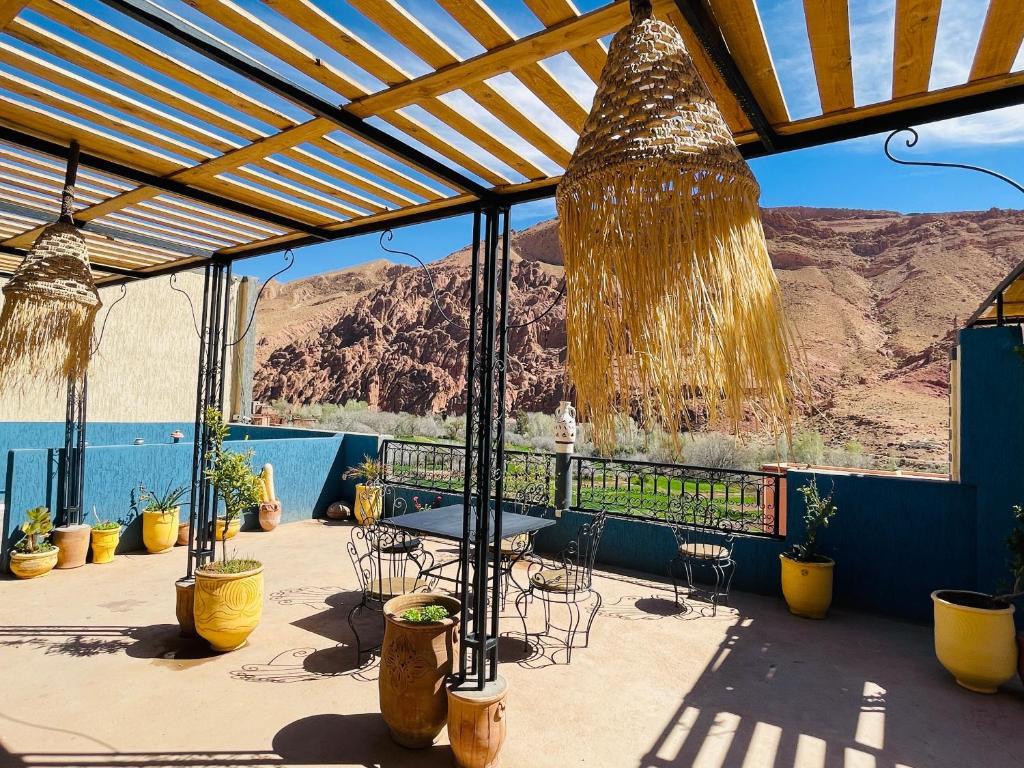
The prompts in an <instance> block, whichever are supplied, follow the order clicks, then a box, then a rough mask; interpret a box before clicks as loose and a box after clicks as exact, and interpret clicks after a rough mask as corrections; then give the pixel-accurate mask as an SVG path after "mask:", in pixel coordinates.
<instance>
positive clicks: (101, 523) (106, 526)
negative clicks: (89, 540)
mask: <svg viewBox="0 0 1024 768" xmlns="http://www.w3.org/2000/svg"><path fill="white" fill-rule="evenodd" d="M92 516H93V518H94V519H95V520H96V522H95V523H93V524H92V529H93V530H94V531H113V530H115V529H118V528H120V527H121V524H120V523H119V522H117V521H116V520H102V519H100V516H99V515H97V514H96V507H93V508H92Z"/></svg>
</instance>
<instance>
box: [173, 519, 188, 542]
mask: <svg viewBox="0 0 1024 768" xmlns="http://www.w3.org/2000/svg"><path fill="white" fill-rule="evenodd" d="M174 546H176V547H187V546H188V522H187V521H186V522H184V523H181V524H180V525H179V526H178V540H177V541H175V542H174Z"/></svg>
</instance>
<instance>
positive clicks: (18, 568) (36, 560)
mask: <svg viewBox="0 0 1024 768" xmlns="http://www.w3.org/2000/svg"><path fill="white" fill-rule="evenodd" d="M57 555H58V550H57V547H54V548H53V549H51V550H48V551H46V552H12V553H11V573H13V574H14V575H15V576H17V577H18V578H19V579H34V578H37V577H38V576H45V575H46V574H48V573H49V572H50V571H52V570H53V567H54V566H55V565H57Z"/></svg>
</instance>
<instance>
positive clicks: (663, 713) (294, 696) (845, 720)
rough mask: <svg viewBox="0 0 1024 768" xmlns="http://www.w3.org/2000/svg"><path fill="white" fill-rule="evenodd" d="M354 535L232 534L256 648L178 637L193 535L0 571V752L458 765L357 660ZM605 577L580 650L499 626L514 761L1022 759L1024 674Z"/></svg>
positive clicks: (155, 760)
mask: <svg viewBox="0 0 1024 768" xmlns="http://www.w3.org/2000/svg"><path fill="white" fill-rule="evenodd" d="M348 537H349V528H348V526H345V525H337V524H323V523H321V522H319V521H307V522H302V523H293V524H290V525H285V526H282V527H280V528H278V529H277V530H276V531H274V532H273V533H270V534H265V533H242V534H240V535H239V537H238V538H237V539H235V540H234V542H232V543H231V546H232V548H233V549H235V550H236V551H237V552H238V554H240V555H241V554H244V555H251V556H254V557H257V558H259V559H261V560H263V561H264V563H265V573H266V594H267V599H266V603H265V607H264V614H263V621H262V624H261V625H260V627H259V628H258V629H257V630H256V632H255V633H254V634H253V635H252V637H251V638H250V640H249V644H248V645H247V646H246V647H244V648H242V649H240V650H238V651H235V652H234V653H230V654H227V655H223V656H216V655H210V654H209V653H208V652H204V651H203V650H202V648H200V647H193V646H188V645H183V644H182V642H181V641H180V640H179V639H178V637H177V625H176V624H175V619H174V587H173V582H174V580H175V578H177V577H178V576H180V575H181V574H182V573H183V571H184V565H185V552H184V550H183V549H182V548H177V549H175V550H174V551H173V552H171V553H168V554H163V555H145V554H137V555H127V556H120V557H118V558H117V560H116V561H115V562H114V563H112V564H110V565H103V566H96V565H88V566H86V567H84V568H81V569H78V570H73V571H54V572H53V573H51V574H50V575H48V576H46V577H45V578H43V579H39V580H35V581H26V582H20V581H15V580H11V579H5V580H3V581H0V670H2V677H0V680H2V682H0V686H2V691H3V694H2V697H0V766H3V767H4V768H6V767H7V766H49V767H53V768H57V767H63V766H165V765H166V766H170V765H174V766H188V767H193V766H228V765H239V766H264V765H266V766H279V765H341V766H381V767H382V768H390V767H393V766H400V767H402V766H410V767H416V766H450V765H451V764H452V756H451V751H450V749H449V748H448V746H447V740H446V735H445V734H444V733H443V732H442V734H441V735H440V737H439V738H438V740H437V743H436V745H435V746H434V747H432V748H430V749H427V750H423V751H416V752H412V751H407V750H404V749H402V748H400V747H397V746H395V745H394V744H392V742H391V741H390V739H389V737H388V734H387V729H386V727H385V726H384V724H383V722H382V721H381V719H380V715H379V714H378V712H379V710H378V704H377V683H376V674H377V671H376V667H369V668H364V669H363V670H358V669H355V668H354V666H355V658H354V657H355V652H354V650H353V648H352V645H351V643H352V636H351V633H350V631H349V627H348V625H347V624H346V622H345V615H346V613H347V610H348V606H350V605H352V603H353V600H355V599H357V596H356V592H355V591H354V590H355V584H356V581H355V576H354V573H353V571H352V566H351V564H350V562H349V559H348V556H347V554H346V553H345V543H346V542H347V541H348ZM740 567H742V564H741V565H740ZM839 567H840V568H841V564H840V566H839ZM597 585H598V589H599V590H600V591H601V592H602V594H603V595H604V607H603V608H602V610H601V612H600V614H599V615H598V617H597V620H596V621H595V623H594V632H593V636H592V642H591V645H590V647H589V648H587V649H579V650H577V651H576V652H575V653H574V655H573V660H572V664H571V665H566V664H565V663H564V655H562V654H555V655H554V658H553V659H552V657H551V653H552V650H553V647H547V646H545V647H544V648H541V649H534V652H533V653H532V654H526V653H524V652H523V650H522V643H521V642H519V641H517V640H514V639H512V638H508V639H506V640H503V641H502V653H503V657H504V659H505V661H504V663H503V664H502V673H503V674H504V675H505V676H506V677H507V678H508V680H509V682H510V685H511V694H510V701H509V738H508V742H507V744H506V748H505V751H504V756H503V761H502V765H503V766H505V768H519V767H523V768H546V767H549V766H550V767H551V768H563V767H564V766H600V767H603V766H608V767H610V768H620V767H621V768H632V767H636V768H663V767H667V766H712V767H715V768H721V767H722V766H729V767H735V768H770V767H771V766H776V767H781V766H787V767H788V766H801V767H803V766H814V767H816V768H820V767H825V766H827V767H828V768H831V767H832V766H849V767H850V768H861V766H874V767H876V768H883V767H885V768H895V767H896V766H909V767H911V768H930V767H935V768H938V767H939V766H949V767H950V768H967V767H968V766H999V767H1002V766H1024V690H1022V688H1021V685H1020V683H1019V681H1014V682H1013V683H1012V684H1011V685H1010V686H1007V688H1005V689H1004V690H1003V691H1002V692H1000V693H999V694H997V695H995V696H983V695H979V694H972V693H969V692H967V691H964V690H961V689H960V688H958V687H957V686H956V685H955V684H953V682H952V680H951V679H950V678H949V677H948V676H947V674H946V673H945V671H944V670H942V669H941V667H939V665H938V663H937V662H936V661H935V659H934V656H933V653H932V647H931V630H930V628H928V627H924V626H916V625H912V624H906V623H900V622H895V621H889V620H886V619H882V618H878V617H875V616H870V615H865V614H857V613H849V612H845V611H839V610H837V611H834V613H833V614H832V615H831V616H830V618H829V619H828V620H827V621H824V622H814V621H808V620H801V619H797V618H795V617H792V616H790V615H789V614H788V613H787V612H786V610H785V607H784V605H783V603H782V601H781V599H774V598H765V597H758V596H753V595H749V594H743V593H736V594H734V595H733V599H732V608H726V609H720V610H719V612H718V615H717V616H716V617H711V616H710V615H705V614H706V613H708V611H707V610H706V607H705V606H704V605H703V604H702V603H698V602H694V603H693V604H692V605H691V606H690V607H689V609H688V610H686V611H684V612H679V611H677V610H676V608H675V606H674V604H673V602H672V596H671V590H670V589H669V590H666V589H665V585H663V584H660V583H658V582H655V581H649V580H647V579H643V578H636V577H633V576H627V575H619V574H611V573H602V574H600V576H599V578H598V579H597ZM702 608H705V610H702ZM509 610H510V615H511V616H514V611H512V606H511V603H510V604H509ZM556 610H557V609H556ZM539 616H540V611H539V606H538V609H535V610H533V611H531V617H532V618H539ZM519 626H520V625H519V624H518V619H516V620H515V621H513V620H511V618H510V620H508V621H506V622H505V623H504V625H503V627H504V630H505V631H508V632H516V631H518V629H519Z"/></svg>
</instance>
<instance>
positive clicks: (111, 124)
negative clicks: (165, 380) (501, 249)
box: [0, 0, 1024, 279]
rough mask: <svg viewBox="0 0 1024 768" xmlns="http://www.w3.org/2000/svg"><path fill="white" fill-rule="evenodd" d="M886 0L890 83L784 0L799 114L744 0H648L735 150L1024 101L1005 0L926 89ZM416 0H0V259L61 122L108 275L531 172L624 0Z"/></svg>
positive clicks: (42, 206) (520, 196) (34, 205)
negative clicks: (419, 9) (963, 70)
mask: <svg viewBox="0 0 1024 768" xmlns="http://www.w3.org/2000/svg"><path fill="white" fill-rule="evenodd" d="M891 2H892V4H893V17H894V18H895V28H894V32H893V61H892V72H893V81H892V94H891V98H890V99H888V100H884V101H881V102H876V103H870V104H861V103H858V102H857V100H856V91H855V88H854V85H855V84H854V67H853V64H854V61H853V54H852V53H851V50H852V49H851V38H852V36H853V32H854V31H855V30H851V25H850V8H849V3H848V0H804V2H803V4H802V11H803V14H804V25H803V34H805V35H806V43H807V47H808V50H809V51H810V59H809V62H810V66H811V67H812V71H810V72H808V73H804V74H805V75H806V76H805V78H804V79H805V81H806V82H808V83H811V84H812V85H811V87H812V88H814V87H815V86H816V90H817V95H818V100H819V103H820V107H821V108H820V110H819V112H818V113H817V114H808V113H807V112H806V111H804V112H803V113H802V114H800V115H799V117H794V116H793V115H792V114H791V110H790V107H789V106H787V98H786V94H785V91H784V88H783V86H782V85H781V84H785V83H788V82H791V81H792V77H790V76H791V75H792V73H790V72H787V71H786V70H784V69H783V70H780V69H779V66H780V64H779V62H789V61H791V59H792V57H784V58H773V55H772V49H771V45H770V44H769V36H768V35H766V32H765V25H764V22H763V20H762V17H761V14H760V12H759V8H758V3H757V0H704V1H703V2H694V1H692V0H654V6H655V13H656V15H657V16H658V17H659V18H662V19H665V20H667V21H669V22H670V23H672V24H674V25H676V26H677V27H678V28H679V30H680V32H681V34H682V36H683V38H684V40H685V41H686V43H687V45H688V47H689V48H690V51H691V53H692V55H693V57H694V61H695V63H696V65H697V67H698V69H699V71H700V73H701V75H702V77H703V78H704V79H705V81H706V82H707V84H708V86H709V88H710V89H711V91H712V92H713V94H714V95H715V98H716V100H717V101H718V103H719V105H720V107H721V109H722V113H723V116H724V117H725V119H726V121H727V122H728V123H729V125H730V127H731V128H732V130H733V133H734V135H735V137H736V140H737V143H738V144H739V145H740V147H741V149H742V151H743V152H744V153H745V154H746V155H748V156H759V155H763V154H768V153H771V152H778V151H788V150H792V149H798V148H801V147H805V146H812V145H815V144H821V143H826V142H829V141H836V140H840V139H844V138H849V137H853V136H859V135H867V134H871V133H877V132H880V131H884V130H890V129H893V128H897V127H902V126H903V125H905V124H912V123H918V122H927V121H929V120H935V119H940V118H942V117H951V116H956V115H961V114H969V113H972V112H977V111H981V110H985V109H991V108H995V107H998V106H1005V105H1009V104H1017V103H1021V102H1022V101H1024V73H1022V72H1013V71H1011V69H1012V66H1013V62H1014V61H1015V59H1016V57H1017V53H1018V51H1019V49H1020V46H1021V41H1022V39H1024V0H978V3H977V6H978V11H977V13H978V27H979V28H980V29H981V30H982V31H981V34H980V37H979V41H978V45H977V50H976V51H975V52H974V54H973V56H972V57H971V61H972V64H971V67H970V74H969V76H968V77H966V78H965V82H963V83H960V84H956V85H952V86H947V87H944V88H941V89H932V90H930V81H931V79H932V78H931V75H932V66H933V60H934V57H935V47H936V36H937V33H938V28H939V14H940V5H941V4H940V0H891ZM436 4H437V8H436V9H434V11H433V12H434V13H437V14H443V15H444V24H440V25H439V24H438V18H439V17H436V18H435V17H430V18H417V17H416V16H415V15H414V14H413V13H412V12H410V10H409V7H408V6H407V5H406V4H404V2H400V0H348V2H347V4H341V3H330V4H325V3H320V4H314V3H313V2H312V0H264V1H263V2H261V3H256V2H251V1H247V2H244V3H243V2H242V0H159V2H153V1H151V0H27V2H26V1H25V0H0V31H2V34H0V272H5V271H10V270H11V268H12V265H16V264H17V263H18V259H19V258H20V255H21V254H22V253H24V251H25V250H26V249H27V248H28V247H30V246H31V244H32V242H33V241H34V238H35V236H36V235H37V234H38V232H39V230H40V227H41V226H42V225H44V224H45V223H46V222H47V221H49V220H50V219H51V218H52V216H53V214H54V211H55V210H56V204H57V200H58V198H59V192H60V184H61V179H62V174H63V160H62V157H61V154H62V152H63V151H64V148H66V147H67V145H68V143H69V142H70V141H71V140H77V141H78V142H79V143H80V145H81V148H82V153H83V154H82V157H83V165H84V168H83V170H82V172H81V173H80V183H79V190H78V209H77V212H76V216H77V218H78V220H79V221H80V222H81V223H82V224H83V225H85V228H86V231H87V232H88V233H89V235H88V236H89V238H90V244H91V246H92V254H93V258H94V261H95V265H96V271H97V273H98V274H99V275H100V276H101V277H105V278H106V279H118V278H120V277H123V276H124V274H125V273H128V274H130V275H131V276H142V275H151V274H158V273H161V272H165V271H169V270H173V269H176V268H179V267H185V266H189V265H194V264H196V263H199V262H201V261H202V260H204V259H208V258H211V257H215V256H217V257H230V258H240V257H244V256H248V255H255V254H259V253H266V252H269V251H272V250H279V249H281V248H283V247H286V246H289V245H301V244H306V243H309V242H316V241H323V240H329V239H333V238H338V237H344V236H348V235H352V234H357V233H363V232H369V231H375V230H378V229H383V228H386V227H389V226H396V225H401V224H405V223H411V222H416V221H423V220H427V219H430V218H439V217H443V216H447V215H454V214H456V213H460V212H463V211H466V210H470V209H471V208H472V207H474V206H475V205H477V204H480V203H484V204H491V203H493V204H502V205H507V204H512V203H514V202H518V201H521V200H526V199H534V198H539V197H544V196H548V195H550V194H552V193H553V190H554V187H555V185H556V184H557V182H558V179H559V178H560V175H561V173H562V171H563V169H564V168H565V166H566V164H567V163H568V161H569V158H570V156H571V152H572V149H573V146H574V142H575V137H576V135H577V133H578V131H579V130H580V129H581V127H582V124H583V121H584V119H585V117H586V115H587V112H588V111H589V108H590V103H589V102H590V99H591V98H592V95H593V89H594V84H595V82H596V81H597V79H598V78H599V76H600V70H601V67H602V65H603V63H604V59H605V58H606V55H607V48H606V41H607V39H608V37H609V36H610V35H611V34H613V33H614V32H615V31H617V30H618V29H619V28H620V27H622V26H623V25H624V24H625V23H626V22H627V21H628V18H629V3H628V0H618V1H617V2H610V3H606V4H603V5H598V6H597V7H596V8H594V9H593V10H588V11H586V12H582V13H581V12H580V11H578V10H577V8H576V7H575V6H574V5H573V3H572V2H571V0H521V4H522V6H523V7H522V8H520V9H519V10H518V12H517V15H516V18H515V19H511V18H506V16H505V15H504V14H506V13H507V10H505V9H504V6H503V5H502V4H500V3H498V2H496V0H436ZM527 10H528V11H529V13H530V14H532V17H531V20H529V21H524V19H523V14H524V13H525V12H526V11H527ZM531 25H532V26H531ZM514 29H519V30H526V31H525V32H524V33H521V34H517V33H516V32H514V31H513V30H514ZM452 30H454V32H453V31H452ZM793 66H795V65H793ZM566 73H569V74H571V75H572V76H571V77H569V76H567V74H566ZM789 95H790V100H791V101H792V99H793V97H794V94H793V93H790V94H789ZM104 270H107V271H104Z"/></svg>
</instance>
